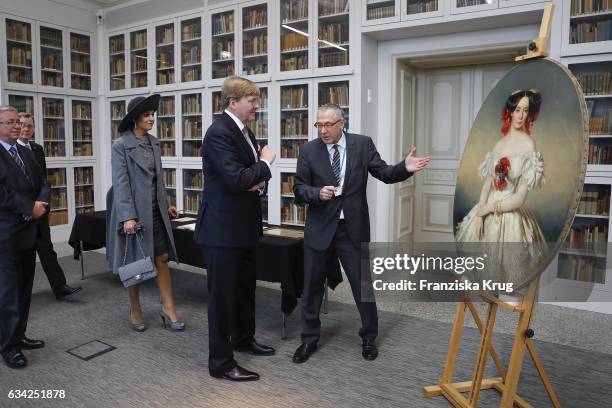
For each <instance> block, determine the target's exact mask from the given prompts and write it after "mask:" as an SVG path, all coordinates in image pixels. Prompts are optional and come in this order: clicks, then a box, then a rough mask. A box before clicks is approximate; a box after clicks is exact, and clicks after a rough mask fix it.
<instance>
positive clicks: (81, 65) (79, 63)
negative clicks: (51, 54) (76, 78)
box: [70, 56, 91, 75]
mask: <svg viewBox="0 0 612 408" xmlns="http://www.w3.org/2000/svg"><path fill="white" fill-rule="evenodd" d="M79 57H80V56H79ZM70 72H72V73H73V74H87V75H89V74H91V61H90V60H89V57H88V56H84V58H77V59H73V60H72V61H70Z"/></svg>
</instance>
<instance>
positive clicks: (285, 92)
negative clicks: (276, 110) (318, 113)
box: [281, 86, 308, 109]
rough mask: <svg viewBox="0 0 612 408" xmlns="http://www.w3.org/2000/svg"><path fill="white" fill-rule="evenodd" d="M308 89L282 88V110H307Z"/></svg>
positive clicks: (301, 87)
mask: <svg viewBox="0 0 612 408" xmlns="http://www.w3.org/2000/svg"><path fill="white" fill-rule="evenodd" d="M307 107H308V89H307V88H306V87H304V86H296V87H283V88H281V108H287V109H289V108H307Z"/></svg>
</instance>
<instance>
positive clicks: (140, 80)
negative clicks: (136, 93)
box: [132, 74, 147, 88]
mask: <svg viewBox="0 0 612 408" xmlns="http://www.w3.org/2000/svg"><path fill="white" fill-rule="evenodd" d="M145 86H147V76H146V74H138V75H135V74H133V75H132V88H141V87H145Z"/></svg>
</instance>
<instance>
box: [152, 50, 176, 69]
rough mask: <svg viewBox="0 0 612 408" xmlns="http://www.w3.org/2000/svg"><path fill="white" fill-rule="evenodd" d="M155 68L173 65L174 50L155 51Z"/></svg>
mask: <svg viewBox="0 0 612 408" xmlns="http://www.w3.org/2000/svg"><path fill="white" fill-rule="evenodd" d="M155 60H156V62H157V68H171V67H172V66H173V65H174V51H157V58H156V59H155Z"/></svg>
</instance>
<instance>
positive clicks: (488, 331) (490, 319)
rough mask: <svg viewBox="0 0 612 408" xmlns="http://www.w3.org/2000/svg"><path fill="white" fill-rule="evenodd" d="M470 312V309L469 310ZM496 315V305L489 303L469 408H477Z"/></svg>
mask: <svg viewBox="0 0 612 408" xmlns="http://www.w3.org/2000/svg"><path fill="white" fill-rule="evenodd" d="M470 310H471V309H470ZM496 314H497V304H495V303H490V304H489V310H488V312H487V320H486V325H485V327H484V330H483V331H482V336H481V338H480V348H479V352H478V358H477V360H476V361H477V362H476V369H475V370H474V378H473V379H472V389H471V390H470V400H469V401H470V407H474V408H476V407H477V406H478V397H479V396H480V389H481V386H482V379H483V377H484V371H485V367H486V366H487V356H488V355H489V349H490V347H491V338H492V337H493V326H494V325H495V315H496Z"/></svg>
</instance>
